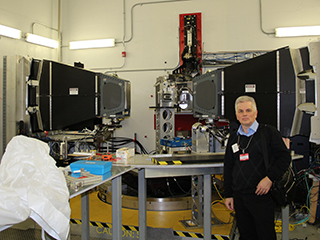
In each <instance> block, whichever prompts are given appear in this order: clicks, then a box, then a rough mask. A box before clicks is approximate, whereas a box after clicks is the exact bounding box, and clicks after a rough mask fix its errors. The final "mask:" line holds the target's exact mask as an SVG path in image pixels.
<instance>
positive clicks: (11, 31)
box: [0, 25, 21, 39]
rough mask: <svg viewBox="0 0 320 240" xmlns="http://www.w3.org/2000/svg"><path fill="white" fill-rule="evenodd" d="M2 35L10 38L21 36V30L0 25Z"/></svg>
mask: <svg viewBox="0 0 320 240" xmlns="http://www.w3.org/2000/svg"><path fill="white" fill-rule="evenodd" d="M0 35H2V36H5V37H10V38H15V39H19V38H21V31H20V30H18V29H15V28H11V27H7V26H4V25H0Z"/></svg>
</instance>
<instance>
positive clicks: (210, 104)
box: [192, 70, 221, 118]
mask: <svg viewBox="0 0 320 240" xmlns="http://www.w3.org/2000/svg"><path fill="white" fill-rule="evenodd" d="M220 79H221V70H215V71H212V72H208V73H206V74H203V75H201V76H198V77H195V78H194V79H193V80H192V83H193V115H194V117H196V118H201V117H203V118H208V117H209V118H215V117H218V116H219V115H220V108H219V106H220V104H221V94H220V93H219V91H220V89H221V81H220Z"/></svg>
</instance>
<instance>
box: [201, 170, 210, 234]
mask: <svg viewBox="0 0 320 240" xmlns="http://www.w3.org/2000/svg"><path fill="white" fill-rule="evenodd" d="M203 180H204V187H203V188H204V194H203V196H204V209H203V211H204V218H203V235H204V240H211V186H212V184H211V175H210V174H207V175H204V176H203Z"/></svg>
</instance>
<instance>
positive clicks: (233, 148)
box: [231, 143, 239, 153]
mask: <svg viewBox="0 0 320 240" xmlns="http://www.w3.org/2000/svg"><path fill="white" fill-rule="evenodd" d="M231 147H232V151H233V153H236V152H238V151H239V146H238V144H237V143H235V144H233V145H232V146H231Z"/></svg>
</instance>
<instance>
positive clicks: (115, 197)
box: [111, 176, 122, 240]
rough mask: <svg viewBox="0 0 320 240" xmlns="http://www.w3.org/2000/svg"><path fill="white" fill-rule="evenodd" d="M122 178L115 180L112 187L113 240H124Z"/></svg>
mask: <svg viewBox="0 0 320 240" xmlns="http://www.w3.org/2000/svg"><path fill="white" fill-rule="evenodd" d="M121 181H122V177H121V176H119V177H117V178H114V179H113V180H112V183H111V187H112V239H113V240H120V239H121V238H122V209H121V208H122V199H121V196H122V191H121V188H122V187H121Z"/></svg>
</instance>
